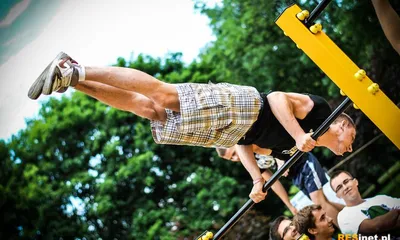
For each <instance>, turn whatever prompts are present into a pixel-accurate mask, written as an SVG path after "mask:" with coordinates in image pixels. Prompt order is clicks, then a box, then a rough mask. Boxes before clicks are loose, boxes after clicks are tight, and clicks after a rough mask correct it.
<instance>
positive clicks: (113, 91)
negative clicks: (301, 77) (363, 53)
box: [28, 52, 355, 202]
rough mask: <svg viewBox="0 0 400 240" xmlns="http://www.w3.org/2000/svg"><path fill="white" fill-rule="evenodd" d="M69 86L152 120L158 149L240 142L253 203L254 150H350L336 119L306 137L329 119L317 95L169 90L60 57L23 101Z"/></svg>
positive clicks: (189, 87) (207, 87) (128, 72)
mask: <svg viewBox="0 0 400 240" xmlns="http://www.w3.org/2000/svg"><path fill="white" fill-rule="evenodd" d="M70 87H72V88H75V90H78V91H80V92H82V93H84V94H87V95H89V96H91V97H94V98H96V99H97V100H99V101H101V102H103V103H105V104H107V105H109V106H112V107H115V108H117V109H120V110H123V111H128V112H131V113H133V114H136V115H138V116H140V117H142V118H146V119H149V120H150V122H151V127H152V135H153V139H154V141H155V142H156V143H158V144H173V145H191V146H202V147H213V148H215V147H225V148H228V147H232V146H233V145H235V144H239V145H240V147H239V148H238V154H239V156H240V158H241V159H242V162H243V165H244V166H245V167H246V169H247V171H248V172H249V173H250V175H251V177H252V178H253V181H254V183H256V184H254V187H253V189H252V192H251V193H250V197H251V198H252V199H253V200H254V201H255V202H259V201H261V200H262V199H264V198H265V194H264V193H263V192H262V191H261V188H262V177H261V173H260V170H259V169H258V167H257V164H256V162H255V159H254V155H253V152H252V147H251V145H252V144H256V145H258V146H259V147H262V148H267V149H273V150H274V149H277V150H281V149H284V150H285V151H288V150H291V149H293V148H287V146H296V147H297V149H299V150H300V151H303V152H309V151H311V150H312V149H313V148H314V147H315V146H325V147H327V148H329V149H330V150H332V151H333V152H334V153H335V154H338V155H341V154H343V153H344V152H348V151H351V144H352V142H353V140H354V137H355V129H354V127H347V124H346V123H345V122H340V121H337V122H335V123H334V124H332V125H331V126H330V128H329V130H328V131H327V132H326V133H325V134H324V135H322V136H321V137H320V138H319V139H318V140H317V141H315V140H313V139H312V138H311V133H309V131H310V130H311V129H316V128H317V127H318V125H319V124H320V123H321V122H322V121H323V120H324V119H326V118H327V116H328V115H329V113H330V108H329V105H328V104H327V103H326V101H325V100H323V98H320V97H313V96H312V95H305V94H298V93H284V92H272V93H270V94H268V95H267V94H260V93H259V92H258V91H257V89H255V88H254V87H250V86H240V85H235V84H228V83H218V84H213V83H209V84H199V83H182V84H171V83H166V82H163V81H160V80H158V79H157V78H155V77H153V76H151V75H149V74H147V73H145V72H142V71H139V70H136V69H131V68H124V67H93V66H84V65H81V64H78V62H77V61H76V60H74V59H72V58H71V57H70V56H69V55H68V54H66V53H64V52H60V53H59V54H58V55H57V56H56V57H55V58H54V59H53V60H52V61H51V62H50V63H49V65H48V66H47V67H46V68H45V69H44V70H43V72H42V73H41V74H40V75H39V77H38V78H37V79H36V80H35V81H34V83H33V84H32V85H31V87H30V88H29V91H28V97H29V98H31V99H33V100H36V99H38V98H39V97H40V95H42V94H44V95H50V94H53V93H55V92H59V93H63V92H65V91H67V90H68V88H70ZM319 100H321V101H319ZM319 102H321V103H322V104H319ZM316 106H317V107H316ZM318 106H322V108H320V107H318ZM323 106H325V107H323ZM326 106H328V107H326ZM275 141H279V144H274V142H275ZM281 152H282V151H281ZM283 153H284V152H283Z"/></svg>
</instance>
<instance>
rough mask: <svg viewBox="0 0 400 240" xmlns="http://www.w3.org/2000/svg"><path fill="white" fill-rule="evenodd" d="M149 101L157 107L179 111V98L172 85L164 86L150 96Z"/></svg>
mask: <svg viewBox="0 0 400 240" xmlns="http://www.w3.org/2000/svg"><path fill="white" fill-rule="evenodd" d="M151 99H152V100H153V101H154V102H155V103H156V104H157V105H159V106H161V107H163V108H168V109H171V110H174V111H179V106H180V104H179V96H178V92H177V90H176V87H175V86H174V85H173V84H165V85H163V86H161V87H160V88H159V89H155V91H154V92H153V93H152V94H151Z"/></svg>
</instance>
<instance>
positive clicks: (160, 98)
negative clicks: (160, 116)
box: [83, 67, 179, 112]
mask: <svg viewBox="0 0 400 240" xmlns="http://www.w3.org/2000/svg"><path fill="white" fill-rule="evenodd" d="M85 72H86V79H88V80H90V81H96V82H100V83H104V84H107V85H110V86H114V87H117V88H120V89H124V90H128V91H133V92H136V93H140V94H142V95H144V96H146V97H148V98H150V99H151V100H152V101H154V102H155V103H156V104H157V105H160V106H162V107H164V108H168V109H171V110H174V111H177V112H179V98H178V92H177V90H176V87H175V86H174V85H173V84H169V83H165V82H162V81H160V80H158V79H156V78H154V77H153V76H150V75H149V74H147V73H144V72H142V71H139V70H135V69H131V68H122V67H85ZM83 82H84V81H83Z"/></svg>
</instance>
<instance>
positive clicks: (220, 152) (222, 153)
mask: <svg viewBox="0 0 400 240" xmlns="http://www.w3.org/2000/svg"><path fill="white" fill-rule="evenodd" d="M215 150H217V153H218V156H220V157H224V156H225V153H226V148H223V147H217V148H215Z"/></svg>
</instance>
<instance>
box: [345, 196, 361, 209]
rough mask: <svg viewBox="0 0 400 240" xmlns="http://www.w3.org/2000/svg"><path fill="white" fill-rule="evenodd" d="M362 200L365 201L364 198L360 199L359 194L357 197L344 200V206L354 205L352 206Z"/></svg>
mask: <svg viewBox="0 0 400 240" xmlns="http://www.w3.org/2000/svg"><path fill="white" fill-rule="evenodd" d="M363 202H365V200H364V199H362V198H361V196H360V195H359V196H358V197H357V198H354V199H352V200H349V201H346V206H347V207H354V206H357V205H360V204H361V203H363Z"/></svg>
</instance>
